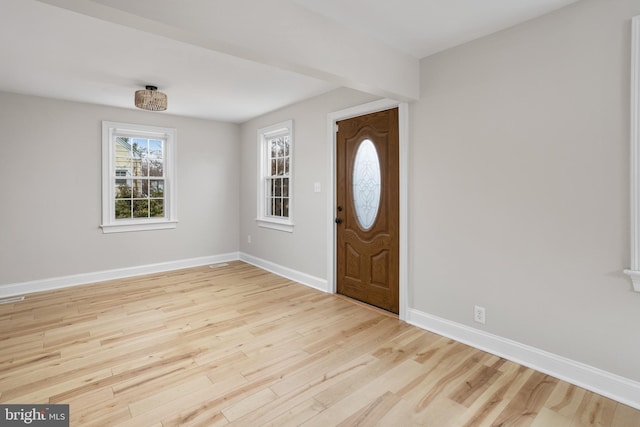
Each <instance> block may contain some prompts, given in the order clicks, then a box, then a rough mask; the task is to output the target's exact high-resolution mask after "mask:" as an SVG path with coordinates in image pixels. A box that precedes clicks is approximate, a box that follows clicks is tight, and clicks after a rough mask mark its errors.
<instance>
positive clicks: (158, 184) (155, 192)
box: [149, 179, 164, 197]
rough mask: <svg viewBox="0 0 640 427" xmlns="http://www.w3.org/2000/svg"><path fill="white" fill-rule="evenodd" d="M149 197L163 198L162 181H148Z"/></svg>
mask: <svg viewBox="0 0 640 427" xmlns="http://www.w3.org/2000/svg"><path fill="white" fill-rule="evenodd" d="M149 196H151V197H162V196H164V181H162V180H158V179H152V180H151V181H149Z"/></svg>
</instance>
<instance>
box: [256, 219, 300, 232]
mask: <svg viewBox="0 0 640 427" xmlns="http://www.w3.org/2000/svg"><path fill="white" fill-rule="evenodd" d="M256 222H257V223H258V227H263V228H271V229H273V230H280V231H286V232H287V233H293V223H292V222H289V221H278V220H270V219H265V218H258V219H256Z"/></svg>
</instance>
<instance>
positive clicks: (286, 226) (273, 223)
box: [256, 201, 295, 233]
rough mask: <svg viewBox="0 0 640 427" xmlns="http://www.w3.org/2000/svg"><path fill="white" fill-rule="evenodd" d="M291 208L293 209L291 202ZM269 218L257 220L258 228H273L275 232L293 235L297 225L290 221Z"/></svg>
mask: <svg viewBox="0 0 640 427" xmlns="http://www.w3.org/2000/svg"><path fill="white" fill-rule="evenodd" d="M289 208H291V201H289ZM267 218H268V217H265V218H256V222H257V223H258V227H263V228H271V229H273V230H280V231H287V232H289V233H293V226H294V225H295V224H294V223H292V222H288V221H278V220H271V219H267Z"/></svg>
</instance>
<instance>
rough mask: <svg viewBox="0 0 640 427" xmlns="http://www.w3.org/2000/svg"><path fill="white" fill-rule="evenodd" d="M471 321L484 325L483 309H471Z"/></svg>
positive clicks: (477, 306)
mask: <svg viewBox="0 0 640 427" xmlns="http://www.w3.org/2000/svg"><path fill="white" fill-rule="evenodd" d="M473 320H474V321H476V322H478V323H482V324H483V325H484V322H485V310H484V307H480V306H479V305H476V306H474V307H473Z"/></svg>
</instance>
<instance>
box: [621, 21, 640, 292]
mask: <svg viewBox="0 0 640 427" xmlns="http://www.w3.org/2000/svg"><path fill="white" fill-rule="evenodd" d="M639 114H640V15H639V16H635V17H634V18H633V19H632V21H631V153H630V157H631V159H630V163H631V173H630V175H631V195H630V203H629V204H630V205H631V267H630V268H629V269H628V270H624V272H625V273H626V274H628V275H629V276H630V277H631V282H632V283H633V289H634V290H636V291H638V292H640V117H639Z"/></svg>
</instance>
